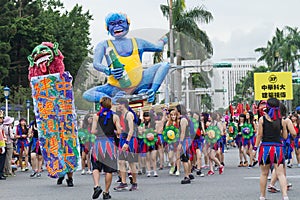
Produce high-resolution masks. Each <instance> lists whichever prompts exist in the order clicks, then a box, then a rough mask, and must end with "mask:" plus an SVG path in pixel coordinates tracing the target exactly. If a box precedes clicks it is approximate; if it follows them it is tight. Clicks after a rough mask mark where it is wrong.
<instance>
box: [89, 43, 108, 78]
mask: <svg viewBox="0 0 300 200" xmlns="http://www.w3.org/2000/svg"><path fill="white" fill-rule="evenodd" d="M106 49H107V42H106V41H102V42H100V43H99V44H97V46H96V48H95V52H94V62H93V65H94V68H95V69H96V70H98V71H100V72H103V73H105V74H106V75H107V76H109V75H111V72H110V68H109V67H108V66H109V65H110V64H111V61H110V59H109V57H108V56H106V53H105V52H106ZM104 56H106V61H107V65H108V66H105V65H103V64H102V60H103V57H104Z"/></svg>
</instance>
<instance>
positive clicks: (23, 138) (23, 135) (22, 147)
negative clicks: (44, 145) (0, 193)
mask: <svg viewBox="0 0 300 200" xmlns="http://www.w3.org/2000/svg"><path fill="white" fill-rule="evenodd" d="M15 138H16V139H17V144H16V146H17V152H18V153H19V164H20V166H21V171H28V150H29V141H28V127H27V121H26V120H25V119H24V118H21V119H20V120H19V124H18V125H17V127H16V137H15ZM23 156H24V157H25V166H23V163H22V160H23Z"/></svg>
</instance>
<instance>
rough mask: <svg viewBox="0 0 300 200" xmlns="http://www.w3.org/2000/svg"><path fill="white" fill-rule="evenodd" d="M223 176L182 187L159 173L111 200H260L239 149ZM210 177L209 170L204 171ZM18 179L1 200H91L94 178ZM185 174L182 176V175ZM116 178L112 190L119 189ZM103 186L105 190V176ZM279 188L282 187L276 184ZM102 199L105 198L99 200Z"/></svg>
mask: <svg viewBox="0 0 300 200" xmlns="http://www.w3.org/2000/svg"><path fill="white" fill-rule="evenodd" d="M225 164H226V166H225V171H224V174H222V175H219V174H218V173H216V174H215V175H213V176H205V177H196V179H195V180H193V181H192V183H191V184H188V185H181V184H180V181H181V179H182V178H183V176H182V175H181V176H180V177H176V176H170V175H168V169H164V170H162V171H159V177H157V178H155V177H150V178H147V177H146V176H145V175H140V176H138V188H139V189H138V191H134V192H130V191H123V192H114V191H112V190H111V191H110V192H111V196H112V199H122V200H127V199H128V200H135V199H136V200H152V199H153V200H156V199H159V200H164V199H172V200H175V199H186V200H193V199H203V200H218V199H225V200H255V199H259V173H260V171H259V168H258V167H257V166H256V167H254V168H252V169H248V168H244V167H243V168H238V167H237V165H238V152H237V149H230V150H229V152H227V153H225ZM299 171H300V168H297V167H296V166H294V167H293V168H291V169H288V172H287V173H288V177H289V182H291V183H292V184H293V187H292V190H290V191H289V192H288V194H289V197H290V199H292V200H297V199H299V198H300V173H299ZM204 172H205V173H207V170H204ZM16 174H17V176H15V177H8V178H7V180H5V181H0V199H1V200H2V199H9V200H10V199H12V200H35V199H36V200H84V199H91V195H92V193H93V180H92V176H91V175H81V174H80V172H79V171H78V172H76V173H75V174H74V185H75V186H74V187H73V188H69V187H67V186H66V182H65V181H64V183H63V185H56V179H51V178H49V177H47V173H46V172H43V174H42V177H41V178H40V179H30V178H29V175H30V171H28V172H20V171H17V172H16ZM181 174H183V173H181ZM116 178H117V177H116V176H114V178H113V182H114V183H113V185H112V187H114V186H116V185H117V183H115V180H116ZM100 184H101V185H102V187H104V176H101V180H100ZM277 186H278V187H279V184H278V183H277ZM99 199H102V195H101V196H100V197H99ZM267 199H268V200H269V199H272V200H280V199H282V197H281V194H280V193H276V194H273V193H267Z"/></svg>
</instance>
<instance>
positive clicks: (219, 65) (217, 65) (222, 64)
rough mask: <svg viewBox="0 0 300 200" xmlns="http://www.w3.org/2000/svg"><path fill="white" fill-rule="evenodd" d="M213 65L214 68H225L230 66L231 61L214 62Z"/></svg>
mask: <svg viewBox="0 0 300 200" xmlns="http://www.w3.org/2000/svg"><path fill="white" fill-rule="evenodd" d="M213 67H215V68H227V67H232V64H231V63H215V64H213Z"/></svg>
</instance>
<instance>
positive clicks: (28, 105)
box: [26, 99, 31, 123]
mask: <svg viewBox="0 0 300 200" xmlns="http://www.w3.org/2000/svg"><path fill="white" fill-rule="evenodd" d="M30 103H31V102H30V100H29V99H27V100H26V108H27V123H29V108H30Z"/></svg>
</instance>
